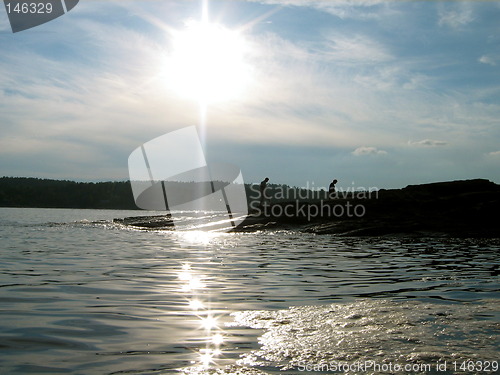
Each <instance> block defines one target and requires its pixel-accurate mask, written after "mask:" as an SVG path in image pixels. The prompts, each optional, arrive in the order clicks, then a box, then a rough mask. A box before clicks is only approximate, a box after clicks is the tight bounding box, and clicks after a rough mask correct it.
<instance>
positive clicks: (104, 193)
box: [0, 177, 326, 210]
mask: <svg viewBox="0 0 500 375" xmlns="http://www.w3.org/2000/svg"><path fill="white" fill-rule="evenodd" d="M190 184H194V183H189V182H186V183H179V185H180V188H179V189H180V191H184V192H189V191H190V190H192V187H191V189H190V188H189V186H188V185H190ZM220 184H221V185H225V184H224V183H220ZM218 185H219V184H218V183H215V186H216V189H217V188H218ZM245 190H246V193H247V200H248V203H249V204H250V203H251V202H252V201H260V190H259V185H258V184H245ZM325 194H326V192H325V191H324V190H321V191H319V190H314V191H313V190H309V189H306V188H298V187H289V186H288V185H274V184H269V185H268V188H267V191H266V195H267V196H268V198H269V201H271V202H279V201H287V200H295V199H298V200H300V201H315V200H318V199H322V198H323V197H325ZM179 195H180V194H179ZM0 206H1V207H45V208H97V209H124V210H134V209H137V206H136V204H135V202H134V197H133V194H132V188H131V185H130V181H120V182H118V181H115V182H74V181H65V180H49V179H39V178H25V177H1V178H0Z"/></svg>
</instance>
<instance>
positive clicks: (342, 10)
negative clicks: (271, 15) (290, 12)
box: [251, 0, 390, 19]
mask: <svg viewBox="0 0 500 375" xmlns="http://www.w3.org/2000/svg"><path fill="white" fill-rule="evenodd" d="M251 1H253V2H258V3H261V4H268V5H281V6H296V7H309V8H315V9H318V10H320V11H322V12H325V13H329V14H331V15H334V16H336V17H339V18H342V19H348V18H352V19H375V18H380V17H383V16H384V15H385V14H386V13H387V12H390V8H389V4H388V2H387V1H386V0H334V1H332V0H313V1H311V0H251ZM378 6H383V8H380V7H378Z"/></svg>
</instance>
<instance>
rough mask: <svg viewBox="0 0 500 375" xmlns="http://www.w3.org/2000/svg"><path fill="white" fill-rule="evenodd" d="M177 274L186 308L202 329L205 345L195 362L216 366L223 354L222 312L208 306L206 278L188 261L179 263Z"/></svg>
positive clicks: (199, 351) (205, 365) (204, 365)
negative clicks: (220, 323) (197, 320)
mask: <svg viewBox="0 0 500 375" xmlns="http://www.w3.org/2000/svg"><path fill="white" fill-rule="evenodd" d="M177 276H178V281H179V282H180V284H181V285H180V291H181V292H183V293H185V294H186V308H187V309H188V310H189V311H190V312H191V314H192V316H193V317H194V318H196V319H199V327H200V329H203V331H204V335H203V339H202V341H203V342H204V344H205V346H204V347H203V348H200V349H199V350H198V352H197V359H196V361H195V363H196V364H197V365H198V366H200V367H202V368H204V369H208V368H209V367H213V366H216V365H217V359H218V358H220V357H221V356H223V351H222V346H223V345H224V341H225V336H224V331H223V330H222V329H221V328H220V326H219V319H220V318H221V317H222V314H220V312H216V311H214V310H212V309H210V306H209V301H208V298H207V297H208V294H209V293H207V292H208V287H207V284H206V283H205V282H204V280H206V279H207V278H206V276H204V275H202V274H200V273H199V272H198V271H197V270H196V269H195V268H193V267H192V265H191V264H190V263H183V264H181V265H180V269H179V272H178V273H177ZM204 297H205V298H204Z"/></svg>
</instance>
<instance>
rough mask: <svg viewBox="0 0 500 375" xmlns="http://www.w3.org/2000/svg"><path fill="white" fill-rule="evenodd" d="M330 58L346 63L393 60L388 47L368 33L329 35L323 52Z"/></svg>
mask: <svg viewBox="0 0 500 375" xmlns="http://www.w3.org/2000/svg"><path fill="white" fill-rule="evenodd" d="M323 54H324V56H325V57H326V58H327V59H328V60H333V61H340V62H346V63H363V64H369V63H379V62H385V61H389V60H392V59H393V57H392V56H391V54H390V53H389V52H388V51H387V48H386V47H384V46H383V45H382V44H380V43H379V42H378V41H376V40H375V39H372V38H370V37H368V36H366V35H349V36H347V35H337V34H333V33H332V34H330V35H329V36H328V37H327V41H326V43H325V48H324V52H323Z"/></svg>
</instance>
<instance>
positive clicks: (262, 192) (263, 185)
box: [260, 177, 269, 206]
mask: <svg viewBox="0 0 500 375" xmlns="http://www.w3.org/2000/svg"><path fill="white" fill-rule="evenodd" d="M268 181H269V178H268V177H266V178H265V179H264V180H263V181H261V183H260V205H261V206H264V202H265V201H266V199H267V197H266V189H267V182H268Z"/></svg>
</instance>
